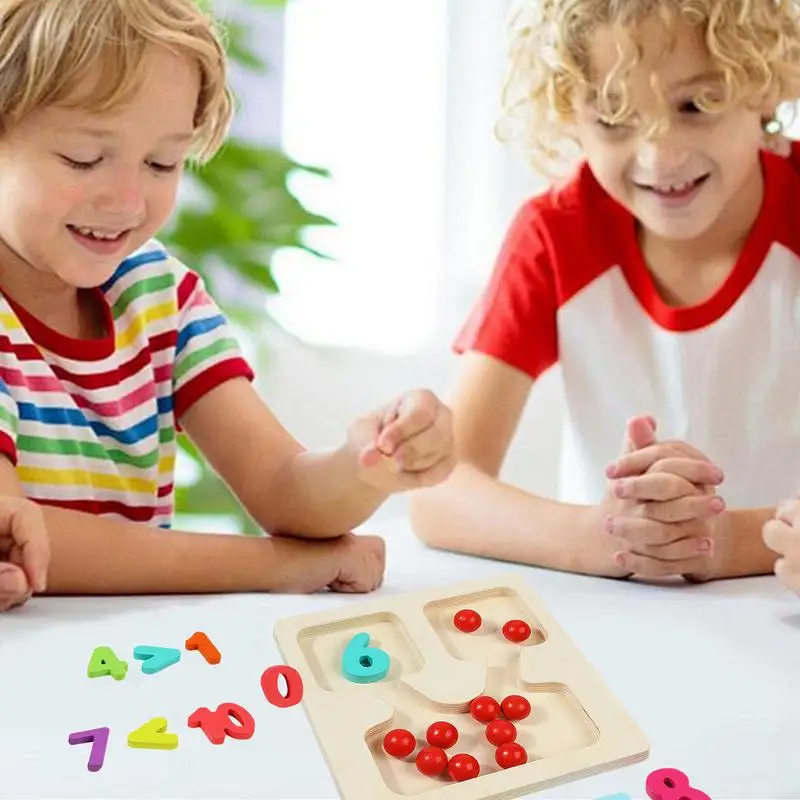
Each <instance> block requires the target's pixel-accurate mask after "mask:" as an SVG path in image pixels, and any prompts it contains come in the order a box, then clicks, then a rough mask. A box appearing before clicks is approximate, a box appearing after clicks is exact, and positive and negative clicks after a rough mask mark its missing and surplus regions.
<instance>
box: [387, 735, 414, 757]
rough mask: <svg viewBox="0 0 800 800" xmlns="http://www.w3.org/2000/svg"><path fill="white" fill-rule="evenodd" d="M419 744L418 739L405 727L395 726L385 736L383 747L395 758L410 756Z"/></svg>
mask: <svg viewBox="0 0 800 800" xmlns="http://www.w3.org/2000/svg"><path fill="white" fill-rule="evenodd" d="M416 746H417V739H416V737H415V736H414V734H413V733H411V731H407V730H406V729H405V728H395V729H394V730H393V731H389V733H387V734H386V736H384V737H383V749H384V750H385V751H386V752H387V753H388V754H389V755H390V756H394V757H395V758H405V757H406V756H410V755H411V754H412V753H413V752H414V750H415V749H416Z"/></svg>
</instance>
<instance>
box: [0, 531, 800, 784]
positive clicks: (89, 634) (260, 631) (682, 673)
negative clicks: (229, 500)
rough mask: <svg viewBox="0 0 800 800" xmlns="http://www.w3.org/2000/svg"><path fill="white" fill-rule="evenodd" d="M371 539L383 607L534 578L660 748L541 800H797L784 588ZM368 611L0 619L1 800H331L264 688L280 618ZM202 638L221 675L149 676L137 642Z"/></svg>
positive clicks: (197, 603)
mask: <svg viewBox="0 0 800 800" xmlns="http://www.w3.org/2000/svg"><path fill="white" fill-rule="evenodd" d="M381 528H382V529H381ZM371 530H373V531H374V530H375V528H374V527H372V528H371ZM377 532H380V533H384V534H385V535H386V536H387V542H388V569H387V580H386V584H385V586H384V588H382V589H381V592H382V593H383V594H385V595H386V596H389V595H394V594H397V593H400V592H406V591H409V590H413V589H417V588H426V587H438V586H445V585H447V584H449V583H455V582H458V581H461V580H468V579H472V578H483V577H487V576H492V575H495V574H499V573H503V572H508V571H517V572H520V573H522V574H523V575H524V576H525V577H526V579H527V580H528V581H529V582H530V584H531V585H532V586H533V587H534V589H535V590H536V591H537V593H538V594H539V595H540V596H541V597H542V598H543V599H544V601H545V602H546V603H547V605H548V607H549V609H550V610H551V612H552V613H553V614H554V615H555V617H556V618H557V619H558V620H559V622H560V623H561V624H562V626H563V627H564V628H565V629H566V631H567V632H568V634H569V635H570V636H571V637H572V638H573V640H574V641H575V643H576V644H577V645H578V647H579V648H581V650H582V651H583V653H584V654H585V655H586V656H587V658H588V659H589V660H590V661H591V662H592V664H593V665H594V666H595V667H596V668H597V669H598V670H599V672H600V673H601V674H602V676H603V677H604V679H605V680H606V682H607V683H608V685H609V686H610V687H611V689H612V690H613V691H614V692H615V693H616V694H617V696H618V697H619V698H620V700H621V701H622V702H623V703H624V704H625V706H626V707H627V708H628V710H629V711H630V713H631V714H632V715H633V716H634V718H635V719H636V720H637V722H638V723H639V725H640V726H641V727H642V729H643V730H644V732H645V733H646V735H647V736H648V738H649V739H650V742H651V745H652V750H651V756H650V758H649V759H648V760H647V761H645V762H642V763H640V764H638V765H635V766H632V767H627V768H624V769H620V770H616V771H613V772H609V773H606V774H603V775H599V776H595V777H593V778H590V779H585V780H581V781H575V782H572V783H567V784H563V785H561V786H559V787H557V788H554V789H551V790H548V791H546V792H542V793H539V794H538V795H536V797H547V798H573V799H576V800H577V799H578V798H580V799H581V800H593V799H594V798H600V797H602V796H603V795H607V794H613V793H617V792H627V793H628V794H630V795H631V796H632V797H634V798H644V797H645V796H646V795H645V792H644V783H645V778H646V776H647V775H648V774H649V772H651V771H653V770H655V769H657V768H659V767H675V768H677V769H680V770H681V771H683V772H685V773H687V774H688V775H689V777H690V778H691V781H692V784H693V785H694V786H696V787H698V788H700V789H702V790H704V791H705V792H706V793H707V794H709V795H710V796H711V797H712V798H713V800H725V798H731V800H733V799H734V798H736V799H737V800H738V799H740V798H741V799H742V800H744V799H745V798H747V800H755V799H756V798H769V799H770V800H776V799H777V798H800V768H798V765H797V762H798V748H799V747H800V734H799V733H798V729H799V726H800V598H797V597H796V596H795V595H793V594H790V593H789V592H787V591H785V590H783V589H782V588H781V587H780V586H779V585H778V583H777V581H775V580H773V579H770V578H758V579H747V580H740V581H734V582H723V583H717V584H709V585H705V586H646V585H641V584H633V583H625V582H615V581H606V580H599V579H592V578H587V577H582V576H573V575H567V574H561V573H553V572H547V571H543V570H537V569H532V568H525V567H519V566H514V565H508V564H500V563H497V562H491V561H485V560H480V559H472V558H467V557H460V556H455V555H453V554H448V553H441V552H435V551H429V550H426V549H425V548H423V547H422V546H421V545H420V544H419V543H418V542H417V541H416V540H415V539H414V538H413V537H412V536H411V534H410V532H409V531H408V528H407V525H406V523H405V522H404V521H403V520H396V521H390V522H388V523H385V524H383V525H380V526H379V530H378V531H377ZM362 599H363V598H361V597H345V596H342V595H335V594H328V595H317V596H312V597H296V596H282V597H280V596H266V595H249V596H225V597H217V596H205V597H174V598H170V597H140V598H110V599H92V598H65V599H37V600H35V601H34V602H31V603H30V604H28V605H27V606H26V607H25V608H24V609H22V610H20V611H19V612H18V613H12V614H6V615H2V616H0V678H1V679H2V684H1V685H0V797H4V798H112V797H113V798H118V797H130V798H134V797H136V798H164V797H166V798H180V797H193V798H254V797H260V798H284V799H286V800H288V799H289V798H292V799H293V800H294V799H296V800H300V799H301V798H302V799H303V800H312V798H313V800H333V799H334V798H337V793H336V790H335V787H334V784H333V781H332V780H331V777H330V775H329V773H328V771H327V769H326V766H325V763H324V761H323V758H322V755H321V753H320V750H319V748H318V746H317V744H316V740H315V738H314V735H313V733H312V731H311V728H310V726H309V724H308V722H307V720H306V717H305V713H304V711H303V710H302V707H301V706H294V707H292V708H287V709H279V708H275V707H274V706H271V705H269V704H268V703H267V702H266V700H265V699H264V696H263V694H262V692H261V687H260V683H259V680H260V676H261V674H262V672H263V671H264V669H265V668H266V667H268V666H272V665H273V664H277V663H280V662H281V658H280V656H279V653H278V650H277V648H276V646H275V644H274V641H273V638H272V628H273V624H274V623H275V621H276V620H277V619H279V618H281V617H285V616H293V615H295V614H300V613H305V612H308V611H313V610H317V609H323V608H329V607H331V606H334V605H337V604H342V603H348V602H349V603H357V602H359V601H360V600H362ZM196 630H203V631H206V632H207V633H208V634H209V636H211V637H212V639H213V640H214V641H215V642H216V643H217V645H218V646H219V648H220V650H221V651H222V656H223V661H222V663H221V664H220V665H219V666H217V667H213V668H212V667H210V666H208V665H206V664H205V662H204V661H203V659H202V658H201V657H200V656H199V655H198V654H197V653H191V654H190V653H185V652H184V654H183V657H182V660H181V662H180V664H178V665H176V666H174V667H170V668H168V669H166V670H165V671H163V672H160V673H158V674H157V675H153V676H148V675H144V674H142V672H141V668H140V662H138V661H135V660H134V659H133V648H134V646H136V645H138V644H159V645H165V646H174V647H178V648H181V647H182V645H183V642H184V641H185V639H186V638H187V637H188V636H190V635H191V634H192V633H193V632H194V631H196ZM100 645H108V646H110V647H112V648H114V649H115V650H116V652H117V655H118V656H120V658H123V659H124V660H127V661H128V662H129V665H130V666H129V672H128V675H127V677H126V678H125V679H124V680H122V681H119V682H117V681H114V680H112V679H111V678H102V679H98V680H89V679H88V678H87V677H86V667H87V664H88V659H89V657H90V655H91V653H92V651H93V649H94V648H95V647H97V646H100ZM225 702H233V703H238V704H239V705H242V706H244V707H245V708H246V709H247V710H248V711H250V713H251V714H252V715H253V716H254V718H255V720H256V731H255V735H254V736H253V737H252V738H251V739H249V740H247V741H233V740H228V741H226V743H225V744H223V745H221V746H218V747H215V746H213V745H211V744H210V743H209V742H208V741H207V740H206V737H205V736H204V734H203V733H202V732H200V731H198V730H190V729H188V728H187V727H186V720H187V718H188V716H189V714H190V713H192V711H194V710H195V709H196V708H198V707H199V706H206V707H209V708H211V709H215V708H216V707H217V706H218V705H219V704H221V703H225ZM158 716H163V717H166V718H167V719H168V720H169V723H170V730H172V731H174V732H176V733H178V735H179V736H180V745H179V747H178V748H177V749H176V750H172V751H155V750H136V749H132V748H129V747H128V746H127V742H126V740H127V734H128V733H129V732H130V731H132V730H134V729H135V728H137V727H139V726H140V725H141V724H143V723H144V722H146V721H147V720H149V719H151V718H152V717H158ZM101 726H108V727H110V729H111V738H110V740H109V745H108V751H107V754H106V758H105V764H104V766H103V768H102V769H101V770H100V771H99V772H89V771H88V770H87V768H86V763H87V760H88V755H89V746H88V745H81V746H74V747H70V746H69V745H68V744H67V737H68V734H69V733H71V732H72V731H77V730H83V729H89V728H96V727H101Z"/></svg>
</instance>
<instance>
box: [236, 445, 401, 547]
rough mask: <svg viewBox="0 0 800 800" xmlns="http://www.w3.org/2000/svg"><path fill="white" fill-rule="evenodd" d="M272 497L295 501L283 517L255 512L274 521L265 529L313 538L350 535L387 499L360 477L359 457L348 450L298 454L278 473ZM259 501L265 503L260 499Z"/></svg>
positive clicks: (268, 511)
mask: <svg viewBox="0 0 800 800" xmlns="http://www.w3.org/2000/svg"><path fill="white" fill-rule="evenodd" d="M268 494H269V496H272V497H291V498H292V502H291V503H287V504H286V508H285V509H284V511H283V513H282V515H281V516H280V517H276V515H275V510H274V509H271V508H264V509H263V513H260V511H259V509H258V508H257V507H256V508H252V509H251V513H252V514H253V517H254V518H255V519H256V520H257V521H260V520H261V519H265V520H269V524H268V526H266V527H267V530H269V531H270V532H273V533H286V534H293V535H296V536H307V537H314V538H317V537H319V538H329V537H333V536H341V535H342V534H345V533H349V532H350V531H352V530H353V529H354V528H357V527H358V526H359V525H361V524H362V523H364V522H365V521H366V520H368V519H369V518H370V517H371V516H372V515H373V514H374V513H375V511H377V509H378V508H379V507H380V506H381V505H382V504H383V503H384V502H385V501H386V499H387V495H386V494H385V493H383V492H380V491H378V490H377V489H374V488H372V487H371V486H369V485H368V484H366V483H364V482H363V481H361V480H360V479H359V477H358V465H357V463H356V459H355V457H354V456H353V455H352V454H350V453H348V452H347V451H346V450H345V449H344V448H340V449H338V450H331V451H327V452H316V453H310V452H303V453H299V454H298V455H296V456H295V457H294V458H292V459H290V460H289V461H288V462H287V463H286V465H285V466H284V467H283V468H282V469H281V470H279V471H278V472H277V473H276V474H275V476H274V477H273V479H272V482H271V484H270V491H269V493H268ZM265 502H267V501H266V499H265ZM255 503H256V505H260V503H259V502H258V499H256V500H255Z"/></svg>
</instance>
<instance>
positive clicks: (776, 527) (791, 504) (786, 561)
mask: <svg viewBox="0 0 800 800" xmlns="http://www.w3.org/2000/svg"><path fill="white" fill-rule="evenodd" d="M762 535H763V538H764V544H766V546H767V547H769V549H770V550H773V551H774V552H776V553H777V554H778V555H779V556H780V558H779V559H778V560H777V561H776V562H775V575H776V576H777V577H778V580H779V581H781V583H783V584H784V585H786V586H788V587H789V588H790V589H793V590H794V591H795V592H798V593H800V501H798V500H791V501H788V502H786V503H782V504H781V505H780V506H779V507H778V510H777V511H776V512H775V519H772V520H770V521H769V522H768V523H767V524H766V525H765V526H764V528H763V531H762Z"/></svg>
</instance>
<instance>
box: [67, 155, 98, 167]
mask: <svg viewBox="0 0 800 800" xmlns="http://www.w3.org/2000/svg"><path fill="white" fill-rule="evenodd" d="M61 158H62V159H63V160H64V162H65V163H66V164H67V165H68V166H70V167H72V169H84V170H85V169H91V168H92V167H96V166H97V165H98V164H99V163H100V162H101V161H102V160H103V159H102V158H96V159H95V160H94V161H76V160H75V159H74V158H69V157H68V156H61Z"/></svg>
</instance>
